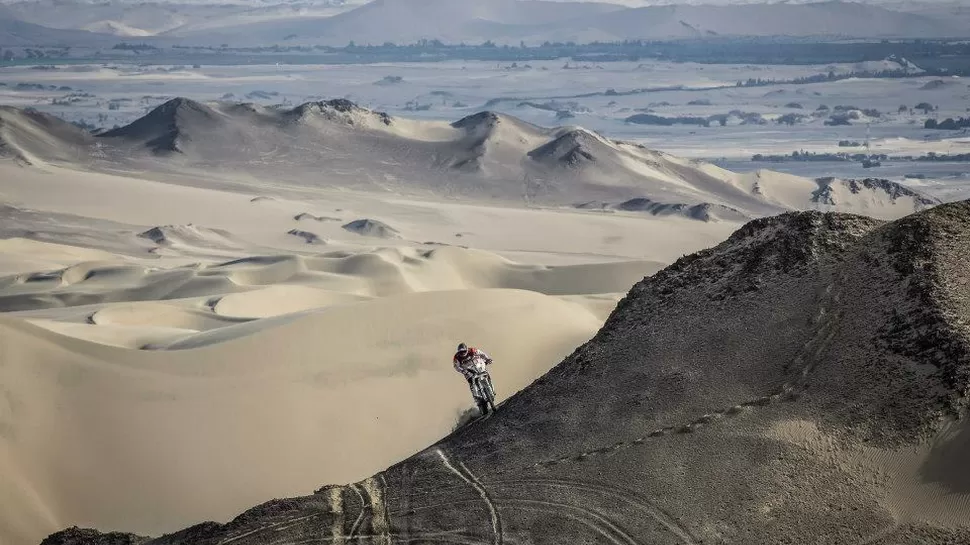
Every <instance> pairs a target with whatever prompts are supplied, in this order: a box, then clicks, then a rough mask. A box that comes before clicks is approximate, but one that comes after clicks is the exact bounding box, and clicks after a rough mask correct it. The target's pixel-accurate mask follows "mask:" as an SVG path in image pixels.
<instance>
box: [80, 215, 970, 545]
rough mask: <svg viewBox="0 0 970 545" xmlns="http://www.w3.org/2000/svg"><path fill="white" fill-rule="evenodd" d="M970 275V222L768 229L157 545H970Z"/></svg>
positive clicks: (818, 221)
mask: <svg viewBox="0 0 970 545" xmlns="http://www.w3.org/2000/svg"><path fill="white" fill-rule="evenodd" d="M968 256H970V202H962V203H954V204H947V205H941V206H938V207H935V208H933V209H931V210H928V211H925V212H921V213H919V214H915V215H913V216H909V217H907V218H904V219H902V220H898V221H895V222H880V221H876V220H872V219H868V218H864V217H860V216H850V215H843V214H821V213H816V212H805V213H790V214H783V215H781V216H775V217H770V218H764V219H759V220H755V221H752V222H750V223H748V224H746V225H745V226H744V227H742V228H741V229H739V230H738V231H737V232H735V233H734V234H733V235H732V236H731V237H730V238H729V239H728V240H726V241H725V242H723V243H722V244H720V245H718V246H716V247H714V248H711V249H709V250H705V251H702V252H699V253H697V254H694V255H691V256H686V257H684V258H682V259H680V260H678V261H677V262H676V263H674V264H673V265H671V266H670V267H668V268H666V269H664V270H663V271H661V272H659V273H657V274H656V275H653V276H651V277H648V278H645V279H644V280H643V281H641V282H639V283H637V284H636V285H635V286H634V287H633V289H632V290H631V291H630V292H629V294H628V295H627V296H626V297H625V298H624V299H623V300H622V301H621V302H620V303H619V304H618V305H617V307H616V309H615V311H614V312H613V314H612V315H611V316H610V318H609V319H608V320H607V322H606V324H605V325H604V327H603V328H602V330H601V331H600V332H599V333H597V335H596V336H595V337H594V338H592V339H591V340H590V341H589V342H587V343H586V344H585V345H583V346H581V347H579V348H577V349H576V351H575V352H574V353H573V354H572V355H570V356H569V357H567V358H566V359H565V360H564V361H563V362H562V363H560V364H559V365H558V366H557V367H555V368H554V369H552V370H551V371H550V372H549V373H547V374H546V375H545V376H543V377H542V378H540V379H539V380H537V381H536V382H535V383H533V384H532V385H531V386H529V387H528V388H526V389H524V390H522V391H521V392H519V393H518V394H516V395H514V396H512V397H511V398H509V399H508V400H507V401H506V402H504V403H503V404H502V405H501V406H500V407H499V410H498V412H497V413H495V414H494V415H492V416H491V417H489V418H487V419H482V420H477V421H474V422H472V423H470V424H468V425H467V426H464V427H462V428H459V429H458V430H456V431H455V432H454V433H453V434H452V435H450V436H449V437H447V438H445V439H443V440H442V441H440V442H439V443H437V444H435V445H432V446H431V447H429V448H428V449H426V450H424V451H422V452H420V453H418V454H416V455H414V456H413V457H411V458H409V459H407V460H404V461H402V462H401V463H399V464H396V465H394V466H393V467H391V468H388V469H387V470H385V471H383V472H381V473H379V474H377V475H375V476H374V477H372V478H369V479H366V480H364V481H361V482H358V483H353V484H349V485H345V486H325V487H323V488H320V489H319V490H317V491H316V493H314V494H312V495H309V496H305V497H301V498H291V499H287V500H274V501H272V502H268V503H266V504H264V505H262V506H259V507H257V508H254V509H253V510H250V511H248V512H247V513H244V514H243V515H240V517H238V518H237V519H236V520H234V521H232V522H230V523H228V524H226V525H221V526H220V525H218V524H214V523H212V524H210V525H209V526H207V527H206V528H205V533H204V535H202V534H199V535H195V536H190V535H188V534H183V535H181V536H179V535H173V536H167V537H165V538H160V539H159V540H156V541H151V542H150V543H152V544H153V545H155V544H159V543H164V544H166V545H175V544H179V545H183V544H184V545H187V544H189V543H193V544H195V543H217V542H220V541H222V540H232V542H233V543H237V544H254V545H255V544H261V543H268V542H271V543H305V542H309V541H308V540H323V541H332V542H335V543H336V542H340V543H350V542H352V541H353V540H370V541H374V542H380V543H391V542H403V541H421V540H427V541H437V540H449V541H450V540H455V541H458V542H462V543H465V542H476V543H478V542H481V543H529V544H532V543H535V544H547V543H548V544H553V543H562V541H563V539H564V538H567V537H568V539H569V540H570V541H573V542H589V543H641V544H646V543H685V544H700V543H851V544H862V543H876V542H880V540H885V542H886V543H894V544H895V543H899V544H917V543H920V544H923V543H932V544H936V543H940V544H942V543H966V542H970V522H967V521H970V513H967V512H966V511H967V510H968V507H967V502H966V501H965V500H966V498H967V496H968V495H970V480H968V479H967V478H966V477H965V472H963V471H958V470H957V469H958V468H959V466H960V464H959V463H957V461H959V460H966V459H970V440H968V439H967V437H970V425H968V424H967V423H966V421H965V419H964V417H965V416H966V413H967V399H968V393H970V390H968V388H970V329H968V327H967V325H966V324H967V323H968V320H970V282H968V278H967V275H968V274H970V273H968V271H970V257H968ZM497 364H498V365H501V363H497ZM904 459H905V460H909V462H907V463H906V464H903V463H901V460H904ZM900 483H902V484H900ZM941 489H942V490H945V491H946V494H940V493H939V490H941ZM913 498H918V499H917V500H914V499H913ZM887 506H892V509H891V510H890V508H888V507H887ZM960 521H965V522H962V523H961V522H960ZM268 540H269V541H268ZM76 543H78V544H84V545H88V544H95V543H100V542H98V541H94V540H88V541H76Z"/></svg>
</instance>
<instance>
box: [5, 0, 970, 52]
mask: <svg viewBox="0 0 970 545" xmlns="http://www.w3.org/2000/svg"><path fill="white" fill-rule="evenodd" d="M7 7H8V10H7V11H8V13H7V15H6V16H4V13H3V12H2V11H0V21H4V23H3V24H4V25H7V26H9V24H10V19H11V18H12V17H15V18H16V19H18V20H20V21H23V22H27V23H33V24H36V25H43V26H46V27H51V28H59V29H73V30H92V31H96V32H100V33H107V34H114V35H117V36H127V37H135V36H138V37H145V36H167V37H171V38H180V39H183V40H185V41H186V42H190V43H194V44H221V43H229V44H231V45H239V46H242V45H269V44H320V45H338V46H340V45H346V44H347V43H348V42H350V41H354V42H356V43H358V44H375V45H377V44H383V43H385V42H393V43H413V42H416V41H418V40H421V39H428V40H433V39H438V40H441V41H443V42H445V43H454V44H457V43H461V42H464V43H481V42H484V41H486V40H491V41H494V42H496V43H499V44H505V43H507V44H515V45H518V44H519V43H520V41H524V42H526V43H541V42H543V41H547V40H548V41H575V42H579V43H585V42H591V41H596V40H600V41H617V40H624V39H683V38H715V37H774V36H787V37H803V38H812V37H814V38H819V39H834V38H941V37H960V36H966V35H968V34H970V30H968V28H970V25H968V22H970V14H968V13H967V10H966V9H963V10H961V8H960V6H959V5H953V6H950V5H949V4H946V5H940V6H935V5H930V4H914V5H912V6H909V5H904V6H898V5H894V6H893V7H892V8H888V7H882V6H878V5H873V4H870V3H856V2H840V1H829V2H814V3H790V2H784V3H743V4H731V5H727V4H724V3H723V2H716V5H713V4H712V5H702V4H678V5H650V6H641V7H626V6H621V5H618V4H614V3H602V2H562V1H555V2H554V1H549V0H480V1H476V2H456V1H454V0H374V1H372V2H370V3H367V4H363V5H360V3H359V2H345V1H343V0H328V1H325V2H277V1H273V2H266V3H248V4H216V3H210V4H206V3H137V4H136V3H132V2H125V1H119V0H108V1H106V2H99V3H88V2H83V1H81V0H38V1H19V2H13V3H8V4H7ZM904 8H905V9H904ZM0 28H3V27H0ZM6 32H8V33H9V32H11V31H6ZM31 32H35V33H36V35H31V34H30V33H31ZM11 36H15V37H16V38H17V39H18V40H20V41H21V42H23V41H27V42H30V41H31V40H33V41H35V42H36V41H42V40H61V39H75V38H76V39H80V37H79V36H73V37H72V36H69V35H65V36H52V35H50V34H49V31H47V30H44V29H37V28H33V27H30V28H21V29H20V30H19V31H18V32H15V33H12V34H11ZM0 38H7V36H6V35H2V34H0ZM3 41H9V40H8V39H4V40H0V45H2V42H3ZM11 45H13V44H11Z"/></svg>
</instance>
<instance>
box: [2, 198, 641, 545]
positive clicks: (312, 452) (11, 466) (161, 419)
mask: <svg viewBox="0 0 970 545" xmlns="http://www.w3.org/2000/svg"><path fill="white" fill-rule="evenodd" d="M289 217H290V218H292V216H289ZM291 221H292V219H291ZM337 228H338V229H339V226H338V227H337ZM160 231H162V232H164V233H165V236H164V237H156V238H160V239H161V238H164V240H173V239H174V238H173V237H174V235H173V233H182V234H184V231H185V230H180V229H172V228H165V229H160ZM188 232H189V233H190V234H198V233H199V230H198V229H191V230H189V231H188ZM156 234H157V233H156ZM347 236H350V237H353V236H357V235H352V234H348V235H347ZM3 244H4V247H5V248H6V249H8V250H11V251H13V250H18V249H20V250H22V251H24V252H25V254H26V255H31V254H32V252H34V251H35V250H38V249H46V253H39V252H38V258H43V259H44V262H45V263H51V264H54V263H58V262H59V261H58V260H65V261H67V262H70V264H69V265H66V266H63V267H60V268H52V269H45V270H39V271H33V272H29V271H18V272H15V273H13V274H9V275H7V276H4V277H0V308H3V309H4V310H6V311H7V312H8V314H7V317H4V318H0V346H3V347H4V350H5V365H2V366H0V383H2V384H4V385H6V386H4V387H3V388H2V393H3V397H2V399H6V400H8V402H9V404H11V405H10V406H11V407H16V415H14V414H13V413H0V415H6V416H0V431H2V432H3V433H0V452H2V453H3V455H2V459H3V460H4V462H3V463H4V464H5V465H4V466H3V469H4V471H3V474H4V475H7V476H6V477H3V478H0V501H2V503H4V504H5V505H9V504H16V505H18V509H17V510H15V511H6V510H5V511H4V512H3V514H2V515H0V535H2V536H3V538H4V539H5V540H12V542H14V543H35V542H37V541H39V540H40V539H41V538H42V537H43V536H44V535H46V534H47V533H49V532H51V531H53V530H55V529H57V528H59V527H61V526H64V525H68V524H82V525H84V524H89V525H90V524H95V525H98V526H117V527H123V528H128V529H132V530H138V531H142V532H162V531H168V530H173V529H175V528H177V527H179V526H180V525H183V524H185V523H187V522H190V521H193V520H198V517H200V516H201V517H205V518H214V519H218V520H224V519H226V518H227V517H229V516H231V515H232V514H233V513H235V512H238V510H240V509H241V508H243V507H245V506H246V505H249V504H251V503H252V502H254V501H257V500H258V499H259V498H261V497H263V496H266V495H272V496H280V495H288V494H299V493H303V492H306V491H307V490H308V488H307V479H309V480H310V482H317V481H321V480H338V481H351V480H355V479H359V478H361V477H363V476H365V475H366V474H368V473H369V472H370V471H372V469H373V468H374V467H380V466H381V465H386V464H389V463H392V462H393V461H396V460H398V459H401V458H403V457H405V456H407V455H409V454H411V453H412V452H414V451H415V450H417V449H419V448H420V447H421V446H422V445H424V444H426V443H427V442H428V441H432V440H434V439H435V438H437V437H440V436H442V435H444V434H446V433H447V432H448V431H449V430H450V429H451V427H452V426H453V425H454V424H455V422H456V419H457V418H458V415H459V414H460V413H461V412H462V411H463V410H464V409H466V408H467V407H468V406H469V399H468V393H467V387H466V386H465V384H464V382H463V381H462V380H461V378H460V377H458V376H457V375H456V374H455V373H454V371H453V370H452V369H451V367H450V354H451V350H452V349H453V348H454V346H453V345H454V344H456V343H457V342H458V340H467V341H468V342H473V343H475V344H478V345H481V346H485V347H488V350H489V351H490V353H492V355H493V356H494V357H495V358H496V362H497V364H496V368H495V371H494V376H495V381H496V385H497V387H498V388H499V395H500V398H504V397H506V396H508V395H509V394H510V393H512V392H514V391H516V390H517V389H519V388H521V387H523V386H525V385H526V384H528V383H529V382H531V381H532V380H534V379H535V378H536V377H538V376H539V375H540V374H542V373H543V372H544V371H545V370H546V369H548V368H549V367H550V366H551V365H553V364H554V363H555V362H556V361H558V360H559V359H560V358H562V357H563V356H564V355H566V354H567V353H568V352H569V351H570V350H571V349H572V347H573V346H575V345H576V344H578V343H581V342H582V341H583V340H585V339H587V338H588V337H589V336H590V335H591V334H592V333H593V332H594V331H595V330H596V328H597V327H599V325H600V324H601V323H602V320H603V318H604V317H605V312H608V309H609V308H610V306H611V305H612V304H614V303H615V300H616V297H617V296H618V295H617V296H611V295H609V294H610V293H617V292H622V291H623V290H624V289H625V287H626V286H628V285H630V284H631V283H633V282H635V281H637V280H638V279H640V278H642V277H643V276H644V275H646V274H650V273H651V272H653V271H655V270H656V269H657V268H658V266H659V265H658V264H657V263H655V262H650V261H644V260H629V261H621V262H611V263H600V264H577V265H564V266H543V265H525V264H519V263H515V262H512V261H509V260H508V259H505V258H502V257H500V256H497V255H495V254H493V253H490V252H485V251H481V250H473V249H462V248H457V247H435V248H431V249H428V248H421V247H416V248H408V247H392V248H380V249H376V250H358V251H350V250H342V251H331V252H327V253H322V254H314V255H287V254H277V255H266V256H250V257H243V258H237V259H233V260H230V261H224V262H211V263H192V264H187V265H176V266H168V267H166V266H162V267H159V266H157V265H147V264H142V263H141V260H139V259H127V260H125V259H121V258H119V257H118V256H111V257H112V259H107V260H106V259H101V258H103V257H106V256H105V255H104V254H103V253H99V252H97V251H94V250H80V249H70V248H62V247H57V246H54V245H51V244H41V243H35V242H32V241H26V240H19V241H18V240H8V241H4V242H3ZM170 247H171V248H172V249H171V251H172V252H173V256H174V255H175V254H177V253H178V252H179V249H180V246H178V245H172V246H170ZM189 250H191V248H189ZM11 255H17V254H11ZM108 255H110V254H108ZM88 256H90V257H93V258H97V260H93V261H81V262H75V261H76V260H77V259H83V258H85V257H88ZM11 311H16V312H11ZM528 332H534V333H535V334H533V335H530V334H528ZM139 349H140V350H139ZM499 366H501V369H500V368H499ZM418 392H420V394H419V395H418V394H417V393H418ZM52 396H53V397H56V398H57V399H59V400H61V401H60V402H59V403H58V404H56V405H55V406H49V405H48V404H47V403H46V402H44V401H42V400H44V399H50V398H51V397H52ZM257 400H258V401H257ZM351 408H352V409H351ZM22 415H23V416H22ZM335 437H340V440H339V441H334V438H335ZM187 444H192V445H194V446H192V447H188V448H187V447H186V445H187ZM283 445H286V446H285V448H283ZM348 448H349V449H352V450H363V449H368V450H369V449H375V448H376V450H374V451H373V452H372V453H371V454H367V455H364V456H358V455H355V456H348V455H347V452H348V450H347V449H348ZM239 452H246V453H247V454H246V455H245V456H243V457H242V458H240V457H239V456H238V455H237V454H238V453H239ZM254 466H259V467H261V468H262V469H261V471H260V475H259V476H258V477H254V476H253V474H252V472H251V468H252V467H254ZM146 467H151V468H153V469H152V470H151V471H147V472H146V471H145V468H146ZM201 482H204V483H206V484H205V487H206V488H207V490H208V491H207V492H205V493H202V494H199V495H198V496H197V497H196V499H195V500H193V501H189V502H186V501H184V499H183V498H181V491H184V490H186V489H188V488H190V487H192V486H194V485H195V484H198V483H201ZM91 487H95V488H96V489H98V490H101V492H100V493H99V496H100V498H101V499H100V500H99V501H95V502H91V501H88V500H87V499H85V496H86V495H87V492H86V491H87V490H90V489H91ZM146 490H152V491H153V494H152V495H154V494H156V493H160V494H163V495H167V496H168V497H169V498H170V501H169V500H162V501H159V499H158V498H157V497H152V495H146V494H145V491H146Z"/></svg>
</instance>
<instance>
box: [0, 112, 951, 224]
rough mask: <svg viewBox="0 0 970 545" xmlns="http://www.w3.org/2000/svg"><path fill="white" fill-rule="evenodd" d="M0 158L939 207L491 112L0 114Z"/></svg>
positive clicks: (710, 214) (426, 183)
mask: <svg viewBox="0 0 970 545" xmlns="http://www.w3.org/2000/svg"><path fill="white" fill-rule="evenodd" d="M3 156H6V157H7V158H8V160H9V159H12V160H15V161H18V162H20V163H21V164H24V165H43V164H45V163H47V164H60V165H66V166H68V167H69V168H83V169H90V170H99V169H107V170H111V169H117V168H123V169H136V170H138V171H140V172H145V173H146V175H148V173H156V174H159V175H162V176H167V177H171V176H176V177H186V178H187V179H192V178H197V177H199V176H206V175H211V174H212V173H218V174H217V175H219V176H221V177H223V178H225V180H226V181H227V183H238V182H237V180H239V179H243V178H252V177H255V178H263V179H272V180H275V181H276V183H280V184H288V185H291V186H294V187H306V186H311V187H321V186H324V185H325V186H328V187H335V188H345V189H352V190H360V191H379V192H382V193H386V192H393V193H397V194H402V195H405V194H407V195H417V196H421V195H424V196H429V195H433V196H447V197H452V198H465V199H472V200H476V201H484V200H498V201H504V202H522V201H523V200H524V201H526V202H528V203H530V204H537V205H544V206H567V207H575V208H580V209H586V210H597V211H601V212H605V213H611V212H627V213H630V212H636V213H643V214H646V215H653V216H681V217H685V218H689V219H693V220H700V221H719V220H723V221H732V222H737V221H744V220H746V219H749V218H752V217H759V216H764V215H769V214H774V213H778V212H782V211H787V210H804V209H818V208H821V209H825V210H840V211H852V212H857V213H863V214H867V215H871V216H875V217H887V218H891V217H899V216H902V215H905V214H909V213H912V212H913V211H916V210H920V209H922V208H925V207H928V206H933V205H935V204H938V201H937V200H935V199H932V198H929V197H926V196H924V195H921V194H919V193H917V192H915V191H912V190H910V189H908V188H906V187H904V186H902V185H899V184H897V183H894V182H890V181H887V180H875V179H867V180H841V179H833V178H822V179H817V180H813V179H810V178H802V177H798V176H792V175H787V174H782V173H778V172H772V171H764V170H763V171H757V172H751V173H745V174H739V173H735V172H731V171H728V170H725V169H722V168H719V167H716V166H714V165H711V164H708V163H704V162H701V161H692V160H688V159H683V158H680V157H675V156H672V155H669V154H666V153H663V152H659V151H654V150H650V149H647V148H645V147H643V146H639V145H637V144H632V143H628V142H621V141H616V140H611V139H608V138H605V137H603V136H601V135H599V134H597V133H594V132H592V131H589V130H586V129H583V128H581V127H576V126H565V127H554V128H544V127H538V126H535V125H531V124H529V123H526V122H524V121H522V120H520V119H517V118H515V117H511V116H507V115H502V114H497V113H494V112H489V111H485V112H480V113H477V114H474V115H471V116H468V117H465V118H463V119H460V120H458V121H455V122H454V123H447V122H438V121H418V120H412V119H407V118H399V117H393V116H390V115H387V114H385V113H382V112H375V111H372V110H368V109H365V108H361V107H359V106H357V105H355V104H353V103H352V102H349V101H347V100H343V99H337V100H330V101H325V102H309V103H306V104H302V105H300V106H297V107H295V108H291V109H283V108H279V109H278V108H267V107H262V106H257V105H254V104H238V103H212V104H202V103H199V102H196V101H193V100H190V99H185V98H177V99H173V100H171V101H169V102H167V103H165V104H162V105H161V106H159V107H157V108H155V109H154V110H152V111H151V112H149V113H148V114H146V115H145V116H144V117H141V118H139V119H137V120H135V121H134V122H132V123H131V124H129V125H127V126H124V127H120V128H117V129H113V130H110V131H107V132H103V133H100V134H98V135H93V134H91V133H89V132H87V131H84V130H82V129H79V128H77V127H75V126H74V125H71V124H70V123H67V122H64V121H62V120H60V119H58V118H56V117H53V116H50V115H47V114H43V113H39V112H36V111H32V110H19V109H16V108H9V107H6V108H5V107H0V158H2V157H3ZM321 165H325V166H324V167H321ZM203 173H207V174H203Z"/></svg>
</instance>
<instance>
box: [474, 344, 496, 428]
mask: <svg viewBox="0 0 970 545" xmlns="http://www.w3.org/2000/svg"><path fill="white" fill-rule="evenodd" d="M486 365H487V364H486V363H485V362H484V361H483V360H482V359H481V358H475V364H474V365H473V366H472V367H471V368H470V369H469V371H470V372H471V374H472V378H471V390H472V397H473V398H474V399H475V404H477V405H478V410H479V411H481V413H482V416H484V415H486V414H488V413H489V412H494V411H495V389H494V388H493V387H492V377H491V376H490V375H489V374H488V369H486V368H485V366H486Z"/></svg>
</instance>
